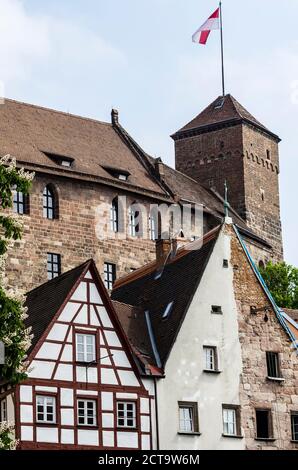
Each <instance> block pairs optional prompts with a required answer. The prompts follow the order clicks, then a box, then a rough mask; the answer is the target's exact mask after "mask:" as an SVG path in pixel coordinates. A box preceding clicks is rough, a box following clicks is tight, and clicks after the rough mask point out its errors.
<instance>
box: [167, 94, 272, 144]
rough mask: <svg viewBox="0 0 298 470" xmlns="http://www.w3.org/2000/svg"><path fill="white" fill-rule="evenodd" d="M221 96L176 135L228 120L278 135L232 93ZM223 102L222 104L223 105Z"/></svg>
mask: <svg viewBox="0 0 298 470" xmlns="http://www.w3.org/2000/svg"><path fill="white" fill-rule="evenodd" d="M222 100H223V98H222V97H221V96H219V97H218V98H216V100H214V101H213V102H212V103H211V104H210V105H209V106H207V108H205V109H204V110H203V111H202V112H201V113H200V114H198V116H196V117H195V118H194V119H192V120H191V121H190V122H189V123H188V124H186V125H185V126H184V127H182V128H181V129H180V130H179V131H177V132H176V133H175V134H174V135H173V137H174V138H175V135H178V134H180V133H183V132H185V131H189V130H194V129H200V128H204V127H207V126H213V125H217V124H223V123H227V122H233V121H235V123H236V122H239V123H240V122H243V121H244V122H248V123H250V124H252V125H254V126H256V127H257V128H259V129H262V130H263V131H264V132H266V133H268V134H270V135H272V136H274V137H275V138H277V139H278V137H277V136H276V135H275V134H273V133H272V132H271V131H269V129H267V127H265V126H264V125H263V124H261V123H260V122H259V121H258V120H257V119H256V118H255V117H254V116H252V114H250V113H249V112H248V111H247V110H246V109H245V108H244V107H243V106H242V105H241V104H240V103H239V102H238V101H237V100H236V99H235V98H234V97H233V96H232V95H226V96H225V97H224V100H223V101H222ZM221 104H222V105H221Z"/></svg>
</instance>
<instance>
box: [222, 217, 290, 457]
mask: <svg viewBox="0 0 298 470" xmlns="http://www.w3.org/2000/svg"><path fill="white" fill-rule="evenodd" d="M227 230H228V231H229V233H230V234H231V238H232V240H231V247H232V264H233V267H234V290H235V297H236V302H237V309H238V319H239V320H238V322H239V337H240V343H241V348H242V360H243V373H242V377H241V385H240V401H241V425H242V428H243V431H244V435H245V439H246V445H247V448H248V449H255V450H259V449H260V450H265V449H285V450H286V449H288V450H289V449H296V450H298V444H295V443H292V442H291V417H290V413H291V411H298V356H297V353H296V352H295V351H294V350H293V349H292V345H291V342H290V339H289V337H288V335H287V334H286V332H285V331H284V329H283V327H282V326H281V324H280V323H279V321H278V320H277V318H276V315H275V313H274V312H273V310H272V308H270V311H269V312H268V313H267V316H266V313H265V312H260V313H257V314H251V313H250V307H251V306H254V307H256V308H260V307H265V306H268V305H270V304H269V301H268V299H267V296H266V295H265V293H264V291H263V290H262V288H261V287H260V285H259V283H258V282H257V279H256V277H255V275H254V273H253V270H252V268H251V267H250V265H249V263H248V260H247V258H246V256H245V254H244V252H243V249H242V247H241V245H240V243H239V240H238V239H237V238H236V237H235V234H234V232H233V229H232V227H231V226H228V227H227ZM266 351H272V352H278V353H279V354H280V365H281V372H282V376H283V378H284V379H285V380H284V382H281V383H280V382H276V381H271V380H269V379H267V366H266ZM256 408H266V409H267V408H268V409H271V410H272V418H273V430H274V438H275V440H274V441H272V442H271V441H259V440H256V439H255V437H256V418H255V409H256Z"/></svg>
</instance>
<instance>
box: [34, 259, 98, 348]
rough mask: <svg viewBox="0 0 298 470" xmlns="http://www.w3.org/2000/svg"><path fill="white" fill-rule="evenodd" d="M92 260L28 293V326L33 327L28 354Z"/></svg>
mask: <svg viewBox="0 0 298 470" xmlns="http://www.w3.org/2000/svg"><path fill="white" fill-rule="evenodd" d="M89 264H90V261H87V262H86V263H83V264H81V265H80V266H78V267H76V268H74V269H72V270H71V271H68V272H66V273H64V274H62V275H61V276H59V277H56V278H54V279H52V280H51V281H48V282H46V283H45V284H42V285H41V286H39V287H36V288H35V289H33V290H32V291H30V292H28V293H27V298H26V304H25V306H26V307H27V308H28V318H26V320H25V326H26V328H28V327H30V326H31V327H32V333H33V335H34V336H33V339H32V344H31V348H30V350H29V351H28V354H30V352H31V351H32V350H33V348H34V347H35V345H36V344H37V342H38V341H39V339H40V338H41V336H42V335H43V333H44V332H45V330H46V329H47V327H48V326H49V325H50V323H51V321H52V320H53V318H54V317H55V315H56V313H57V311H58V310H59V308H60V307H61V306H62V305H63V303H64V301H65V299H66V298H67V296H68V295H69V293H70V291H71V289H72V288H73V286H74V285H75V284H76V282H77V281H78V279H80V277H81V276H82V274H83V273H84V272H85V271H86V270H87V269H88V266H89Z"/></svg>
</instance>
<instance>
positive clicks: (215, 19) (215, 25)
mask: <svg viewBox="0 0 298 470" xmlns="http://www.w3.org/2000/svg"><path fill="white" fill-rule="evenodd" d="M213 29H220V24H219V8H217V10H215V12H214V13H212V15H211V16H209V18H208V20H207V21H205V23H204V24H203V25H202V26H201V27H200V28H199V29H198V30H197V31H196V32H195V33H194V34H193V36H192V42H195V43H197V44H204V45H205V44H206V42H207V39H208V37H209V34H210V32H211V31H212V30H213Z"/></svg>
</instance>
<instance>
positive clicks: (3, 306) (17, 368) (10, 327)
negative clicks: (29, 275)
mask: <svg viewBox="0 0 298 470" xmlns="http://www.w3.org/2000/svg"><path fill="white" fill-rule="evenodd" d="M33 177H34V174H33V173H28V172H25V171H24V170H23V169H17V168H16V160H15V159H14V158H12V157H11V156H10V155H6V156H5V157H2V158H0V211H1V212H0V341H2V342H3V343H4V346H5V361H4V364H3V365H2V366H0V367H1V369H0V378H2V379H5V380H7V381H9V382H10V383H12V384H15V383H19V382H20V381H21V380H23V379H25V378H26V362H25V357H26V352H27V350H28V348H29V346H30V344H31V336H30V331H29V330H28V329H26V328H25V324H24V320H25V318H26V309H25V307H24V301H25V297H24V296H23V295H22V293H20V292H18V290H17V289H16V288H15V286H14V287H13V288H8V286H7V282H6V279H5V260H6V256H7V250H8V248H9V247H10V245H11V244H13V241H14V240H19V239H20V238H21V236H22V224H21V223H20V219H19V217H18V216H16V215H14V214H12V211H11V209H12V207H13V192H14V191H19V192H22V193H24V194H28V192H29V190H30V187H31V182H32V179H33ZM14 446H15V442H14V439H13V436H12V427H11V426H10V425H9V424H8V423H2V424H1V427H0V449H12V448H14Z"/></svg>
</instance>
